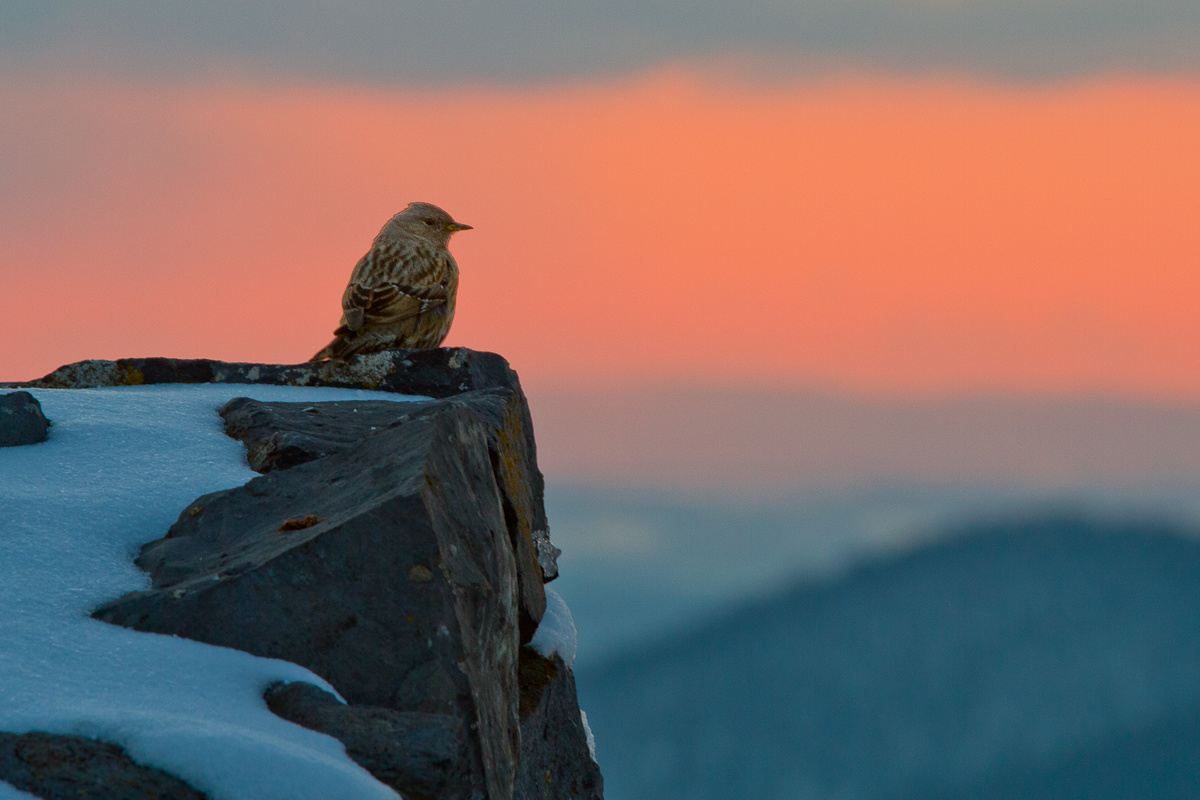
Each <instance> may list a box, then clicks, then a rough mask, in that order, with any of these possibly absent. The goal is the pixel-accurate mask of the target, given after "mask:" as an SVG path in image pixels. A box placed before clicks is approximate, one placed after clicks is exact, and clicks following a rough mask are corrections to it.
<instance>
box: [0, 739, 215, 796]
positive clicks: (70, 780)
mask: <svg viewBox="0 0 1200 800" xmlns="http://www.w3.org/2000/svg"><path fill="white" fill-rule="evenodd" d="M0 781H4V782H6V783H10V784H12V785H13V786H15V787H16V788H18V789H20V790H21V791H23V792H27V793H29V794H32V795H34V796H35V797H40V798H42V799H43V800H205V798H206V795H204V794H201V793H200V792H198V791H196V790H195V789H193V788H192V787H191V786H188V785H187V784H186V783H184V782H183V781H182V780H180V779H179V778H176V777H174V776H173V775H169V774H167V773H166V772H163V771H162V770H159V769H155V768H154V767H147V766H144V765H142V764H138V763H136V762H135V761H134V760H133V759H131V758H130V757H129V756H128V755H126V754H125V751H124V750H122V749H121V748H120V747H117V746H116V745H114V744H108V743H106V742H97V741H95V740H93V739H85V738H83V737H82V736H63V735H59V734H53V733H42V732H34V733H24V734H16V733H2V732H0Z"/></svg>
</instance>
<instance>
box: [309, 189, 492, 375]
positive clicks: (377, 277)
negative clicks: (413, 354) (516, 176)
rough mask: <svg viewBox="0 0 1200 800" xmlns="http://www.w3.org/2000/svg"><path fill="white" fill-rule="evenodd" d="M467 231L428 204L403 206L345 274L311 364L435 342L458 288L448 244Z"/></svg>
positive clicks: (440, 336)
mask: <svg viewBox="0 0 1200 800" xmlns="http://www.w3.org/2000/svg"><path fill="white" fill-rule="evenodd" d="M470 228H471V226H470V225H463V224H462V223H459V222H455V221H454V219H453V218H452V217H451V216H450V215H449V214H447V213H446V212H445V211H443V210H442V209H440V208H438V207H437V206H434V205H430V204H429V203H409V205H408V208H406V209H404V210H403V211H401V212H400V213H399V214H397V215H396V216H394V217H392V218H391V219H390V220H388V223H387V224H386V225H384V226H383V229H382V230H381V231H379V235H378V236H376V237H375V242H374V243H373V244H372V245H371V249H370V250H368V251H367V254H366V255H365V256H363V257H362V258H361V259H359V261H358V264H357V265H355V267H354V271H353V272H352V273H350V283H349V285H348V286H346V291H345V292H344V293H343V294H342V323H341V325H339V326H338V328H337V330H335V331H334V332H333V335H334V340H333V341H332V342H330V343H329V344H328V345H326V346H325V347H324V348H323V349H322V350H321V351H320V352H319V353H317V354H316V355H314V356H313V357H312V358H311V359H310V361H321V360H323V359H327V358H328V359H332V360H334V361H344V360H346V359H348V358H350V357H352V356H356V355H359V354H360V353H377V352H379V351H381V350H389V349H391V348H393V347H407V348H417V349H429V348H433V347H437V346H438V345H440V344H441V343H442V340H443V339H445V338H446V334H447V333H449V332H450V324H451V323H452V322H453V321H454V299H455V294H456V292H457V291H458V264H457V263H455V261H454V256H452V255H450V251H449V250H447V249H446V246H447V245H448V244H449V242H450V236H451V234H453V233H455V232H456V231H464V230H470Z"/></svg>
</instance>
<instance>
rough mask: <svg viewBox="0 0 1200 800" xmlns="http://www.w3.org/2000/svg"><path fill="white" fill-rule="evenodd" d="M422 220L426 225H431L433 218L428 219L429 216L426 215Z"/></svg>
mask: <svg viewBox="0 0 1200 800" xmlns="http://www.w3.org/2000/svg"><path fill="white" fill-rule="evenodd" d="M423 222H424V223H425V224H426V225H433V220H432V219H430V218H429V217H426V218H425V219H424V220H423Z"/></svg>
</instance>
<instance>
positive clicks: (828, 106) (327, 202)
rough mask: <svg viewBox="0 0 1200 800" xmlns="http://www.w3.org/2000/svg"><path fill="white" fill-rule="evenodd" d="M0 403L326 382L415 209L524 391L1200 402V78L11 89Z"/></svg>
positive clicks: (468, 321) (468, 340)
mask: <svg viewBox="0 0 1200 800" xmlns="http://www.w3.org/2000/svg"><path fill="white" fill-rule="evenodd" d="M0 105H3V106H4V107H6V108H9V109H14V110H15V111H16V113H14V114H11V115H6V118H5V119H3V120H0V145H2V146H3V147H4V149H5V150H6V151H7V153H8V155H7V156H4V157H3V160H0V212H3V216H2V218H0V242H2V243H0V280H2V281H3V284H4V287H5V291H4V294H3V296H2V297H0V309H2V310H0V338H2V339H3V341H5V342H6V343H8V345H9V346H8V347H6V348H5V352H4V355H3V357H0V379H9V380H12V379H22V378H29V377H33V376H36V375H40V374H42V373H45V372H47V371H49V370H50V369H52V368H53V367H55V366H57V365H59V364H60V363H63V362H67V361H73V360H78V359H80V358H85V357H118V356H134V355H173V356H180V357H188V356H208V357H215V358H224V359H231V360H233V359H236V360H257V361H297V360H302V359H304V358H306V357H308V356H309V355H310V354H311V353H312V352H314V351H315V350H316V349H318V348H319V347H320V346H321V345H323V344H324V343H325V341H326V340H327V338H328V334H329V332H330V330H331V329H332V328H333V327H334V325H335V324H336V322H337V316H338V307H337V303H338V298H339V296H340V292H341V289H342V287H343V286H344V284H345V281H346V278H347V276H348V274H349V271H350V268H351V267H352V266H353V264H354V262H355V261H356V260H357V258H358V257H359V256H360V255H361V254H362V252H364V251H365V249H366V247H367V245H368V244H369V243H370V240H371V238H372V237H373V236H374V234H375V233H376V231H377V230H378V228H379V227H380V225H381V224H382V223H383V222H384V221H385V220H386V219H387V217H388V216H389V215H390V214H392V213H394V212H395V211H397V210H399V209H400V208H402V207H403V206H404V204H405V203H406V202H408V201H409V200H415V199H420V200H427V201H430V202H434V203H437V204H439V205H442V206H444V207H445V208H446V209H448V210H449V211H450V212H451V213H452V214H454V215H455V217H456V218H458V219H461V220H463V221H466V222H468V223H470V224H472V225H474V226H475V227H476V230H474V231H471V232H468V233H465V234H460V235H459V236H456V237H455V239H454V242H453V247H452V249H453V250H454V252H455V254H456V255H457V257H458V260H459V263H460V265H461V268H462V273H463V278H462V286H461V289H460V301H459V312H458V318H457V320H456V322H455V327H454V330H453V332H452V333H451V337H450V339H449V340H448V344H456V345H467V346H471V347H476V348H480V349H490V350H496V351H498V352H501V353H503V354H505V355H506V356H507V357H508V358H509V359H510V361H512V363H513V364H514V366H515V367H517V369H518V370H519V371H520V372H521V374H522V376H523V377H524V378H525V379H526V381H527V382H531V383H534V384H538V383H540V384H543V385H546V384H568V383H569V384H579V383H590V382H593V381H609V380H618V381H621V382H635V381H642V380H655V381H661V382H670V381H703V382H716V383H726V384H737V383H745V382H754V383H807V384H812V383H816V384H822V385H828V386H835V387H841V388H847V389H852V390H864V391H869V392H873V393H881V394H927V393H940V392H956V391H1002V392H1027V391H1032V392H1060V391H1078V390H1083V391H1092V390H1100V391H1114V392H1118V393H1123V394H1137V395H1148V396H1167V397H1175V398H1189V399H1195V398H1197V397H1200V313H1198V312H1200V147H1197V142H1200V86H1197V85H1189V84H1185V83H1169V82H1165V81H1158V82H1154V81H1150V80H1148V79H1147V80H1137V79H1132V78H1113V79H1107V80H1093V81H1090V82H1087V83H1079V84H1064V85H1053V86H1046V87H1040V88H1037V87H1001V86H996V85H986V86H985V85H979V84H971V83H965V82H953V81H944V80H936V79H921V80H915V79H914V80H900V79H886V80H885V79H873V78H868V77H860V78H852V79H851V78H848V79H844V80H838V81H828V82H823V83H819V84H801V85H787V86H783V85H781V86H774V87H770V88H759V89H749V88H747V87H745V86H732V85H716V84H705V83H703V82H700V81H696V80H691V79H688V78H686V77H682V76H681V75H678V74H673V73H668V74H659V75H655V76H650V77H646V78H643V79H640V80H637V81H633V82H627V83H622V84H616V85H596V86H570V87H556V88H545V89H526V90H517V89H495V90H492V89H488V90H483V89H479V90H471V91H467V90H459V91H454V92H446V93H441V94H431V93H404V92H384V91H379V92H375V93H371V92H366V91H363V90H349V89H343V88H338V87H333V86H327V87H308V88H302V87H292V88H280V87H246V86H226V87H222V88H212V87H191V88H179V87H173V88H164V87H158V88H155V87H145V86H129V85H124V86H118V85H111V84H106V85H103V86H100V85H88V84H72V85H53V86H49V85H47V84H45V83H36V82H30V83H28V84H25V85H15V86H13V85H10V86H7V87H4V88H0Z"/></svg>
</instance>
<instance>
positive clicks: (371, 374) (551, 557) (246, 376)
mask: <svg viewBox="0 0 1200 800" xmlns="http://www.w3.org/2000/svg"><path fill="white" fill-rule="evenodd" d="M159 383H249V384H256V383H267V384H276V385H283V386H332V387H338V388H345V389H374V390H376V391H383V392H397V393H400V394H411V395H425V396H427V397H434V398H446V397H453V396H455V395H459V394H462V393H464V392H474V391H478V390H483V389H507V390H508V391H509V392H511V401H510V403H509V406H508V408H506V409H505V410H504V414H503V417H502V419H503V425H502V426H501V427H500V428H499V429H498V430H499V432H500V434H501V437H502V439H501V441H502V442H503V445H504V446H503V448H501V449H502V450H503V451H504V455H503V457H501V458H499V464H498V465H499V467H500V473H499V474H501V478H502V479H501V484H502V488H505V487H507V488H506V497H508V498H509V499H510V500H511V502H512V508H511V518H512V521H513V522H514V523H515V524H514V526H513V530H514V531H515V532H516V533H515V535H516V536H517V537H519V538H520V539H522V540H524V542H523V544H522V546H521V548H519V549H529V551H530V552H529V554H524V553H519V557H520V559H521V560H522V562H525V561H532V563H534V564H536V565H537V567H538V570H539V572H540V573H541V574H542V576H543V580H544V581H552V580H554V578H556V577H557V576H558V566H557V561H556V559H557V555H558V552H559V551H558V549H557V548H555V547H554V545H552V544H551V543H550V534H549V526H548V525H547V523H546V508H545V505H544V502H543V492H544V490H545V483H544V480H543V478H542V473H541V472H540V471H539V470H538V467H537V446H536V444H535V442H534V439H533V420H532V418H531V417H530V414H529V404H528V402H527V401H526V399H525V394H524V392H523V391H522V390H521V384H520V381H519V380H518V378H517V373H516V372H514V371H513V370H512V368H511V367H509V365H508V362H507V361H505V360H504V359H503V358H502V357H501V356H498V355H496V354H495V353H483V352H478V351H475V350H468V349H466V348H464V347H449V348H445V347H444V348H438V349H435V350H388V351H385V352H382V353H372V354H370V355H365V356H357V357H355V358H354V359H352V360H351V361H349V362H347V363H337V362H331V361H326V362H321V363H319V364H312V363H304V364H290V365H289V364H245V363H228V362H224V361H212V360H210V359H178V358H122V359H118V360H116V361H80V362H78V363H75V364H68V365H66V366H63V367H59V368H58V369H56V370H55V371H54V372H51V373H50V374H49V375H47V376H45V377H44V378H39V379H37V380H33V381H26V382H23V383H0V388H4V387H10V388H40V389H86V388H95V387H100V386H141V385H150V384H159ZM524 571H525V570H524V568H522V574H524ZM522 595H523V596H526V604H527V605H528V604H530V603H532V604H533V605H536V592H534V591H533V590H532V587H529V588H523V589H522ZM529 607H532V606H529ZM540 618H541V617H540V614H539V615H536V619H540Z"/></svg>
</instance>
